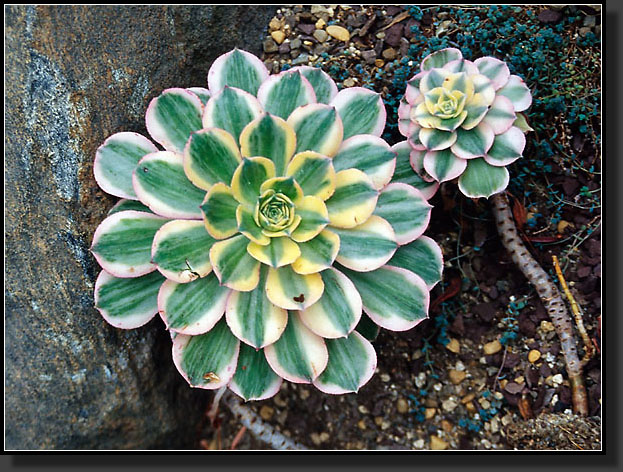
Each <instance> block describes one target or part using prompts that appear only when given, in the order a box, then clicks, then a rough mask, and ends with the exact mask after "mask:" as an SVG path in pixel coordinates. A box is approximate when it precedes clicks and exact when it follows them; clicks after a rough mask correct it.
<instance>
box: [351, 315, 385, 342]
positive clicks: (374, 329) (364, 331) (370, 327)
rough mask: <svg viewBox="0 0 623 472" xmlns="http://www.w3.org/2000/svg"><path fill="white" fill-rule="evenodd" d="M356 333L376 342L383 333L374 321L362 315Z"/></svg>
mask: <svg viewBox="0 0 623 472" xmlns="http://www.w3.org/2000/svg"><path fill="white" fill-rule="evenodd" d="M355 331H357V332H358V333H359V334H361V335H362V336H363V337H364V338H366V339H367V340H368V341H374V340H375V339H376V338H377V337H378V335H379V333H380V332H381V328H380V326H379V325H377V324H376V323H375V322H374V321H372V320H371V319H370V317H369V316H368V315H366V314H365V313H362V314H361V319H360V320H359V323H357V326H356V327H355Z"/></svg>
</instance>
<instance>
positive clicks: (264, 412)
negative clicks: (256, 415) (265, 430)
mask: <svg viewBox="0 0 623 472" xmlns="http://www.w3.org/2000/svg"><path fill="white" fill-rule="evenodd" d="M274 414H275V409H274V408H273V407H272V406H268V405H262V408H260V416H261V417H262V419H263V420H265V421H268V420H270V419H271V418H272V417H273V415H274Z"/></svg>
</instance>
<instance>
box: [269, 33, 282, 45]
mask: <svg viewBox="0 0 623 472" xmlns="http://www.w3.org/2000/svg"><path fill="white" fill-rule="evenodd" d="M270 36H271V37H272V38H273V39H274V40H275V42H276V43H277V44H281V43H283V40H284V39H286V34H285V33H284V32H283V31H279V30H277V31H273V32H272V33H270Z"/></svg>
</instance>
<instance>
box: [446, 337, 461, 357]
mask: <svg viewBox="0 0 623 472" xmlns="http://www.w3.org/2000/svg"><path fill="white" fill-rule="evenodd" d="M446 349H447V350H448V351H450V352H453V353H455V354H458V353H460V352H461V345H460V344H459V342H458V341H457V340H456V338H451V339H450V342H449V343H448V344H446Z"/></svg>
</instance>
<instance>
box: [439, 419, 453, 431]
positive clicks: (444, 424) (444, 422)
mask: <svg viewBox="0 0 623 472" xmlns="http://www.w3.org/2000/svg"><path fill="white" fill-rule="evenodd" d="M441 429H443V430H444V431H445V432H446V433H449V432H450V431H452V423H450V422H449V421H448V420H441Z"/></svg>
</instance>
